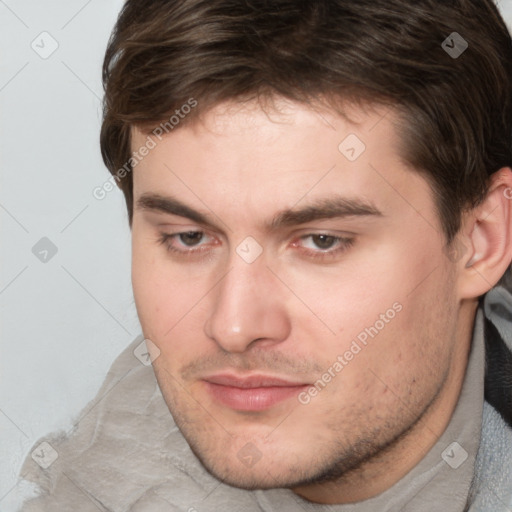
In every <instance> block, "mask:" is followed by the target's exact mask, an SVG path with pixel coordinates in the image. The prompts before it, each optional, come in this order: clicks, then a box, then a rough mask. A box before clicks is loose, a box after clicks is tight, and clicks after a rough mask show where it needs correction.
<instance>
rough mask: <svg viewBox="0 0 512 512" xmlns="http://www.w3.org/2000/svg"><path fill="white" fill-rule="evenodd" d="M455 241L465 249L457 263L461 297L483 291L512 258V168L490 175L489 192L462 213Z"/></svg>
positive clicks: (494, 282)
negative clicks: (461, 220) (474, 205)
mask: <svg viewBox="0 0 512 512" xmlns="http://www.w3.org/2000/svg"><path fill="white" fill-rule="evenodd" d="M462 226H463V227H462V229H461V232H460V233H459V236H458V237H457V238H458V242H457V243H459V244H462V245H463V247H464V248H465V251H464V254H463V257H462V258H460V260H459V261H458V262H457V266H458V274H459V277H458V288H459V297H460V298H461V299H474V298H477V297H479V296H480V295H483V294H484V293H487V292H488V291H489V290H490V289H491V288H492V287H493V286H495V285H496V283H497V282H498V281H499V280H500V279H501V277H502V276H503V274H504V273H505V272H506V270H507V268H508V266H509V265H510V263H511V261H512V169H511V168H510V167H503V168H502V169H500V170H499V171H497V172H495V173H494V174H493V175H492V176H491V177H490V185H489V191H488V193H487V195H486V196H485V199H484V200H483V201H482V203H480V204H479V205H478V206H477V207H476V208H474V209H473V210H471V211H468V212H467V213H465V214H464V215H463V222H462Z"/></svg>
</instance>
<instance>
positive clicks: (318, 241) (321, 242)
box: [311, 235, 337, 250]
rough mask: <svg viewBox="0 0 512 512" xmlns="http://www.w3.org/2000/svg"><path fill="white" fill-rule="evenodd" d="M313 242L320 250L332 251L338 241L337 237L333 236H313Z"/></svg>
mask: <svg viewBox="0 0 512 512" xmlns="http://www.w3.org/2000/svg"><path fill="white" fill-rule="evenodd" d="M311 240H312V241H313V242H314V244H315V245H316V246H317V247H318V248H319V249H323V250H326V249H331V248H332V247H333V245H334V243H335V242H336V241H337V238H336V237H335V236H331V235H311Z"/></svg>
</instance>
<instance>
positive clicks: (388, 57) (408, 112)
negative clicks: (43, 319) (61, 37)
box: [23, 0, 512, 512]
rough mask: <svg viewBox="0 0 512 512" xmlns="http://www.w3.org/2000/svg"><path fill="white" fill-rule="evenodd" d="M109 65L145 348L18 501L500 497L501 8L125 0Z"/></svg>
mask: <svg viewBox="0 0 512 512" xmlns="http://www.w3.org/2000/svg"><path fill="white" fill-rule="evenodd" d="M103 76H104V83H105V103H104V121H103V127H102V133H101V147H102V154H103V157H104V160H105V163H106V165H107V167H108V168H109V170H110V172H111V174H112V180H111V181H112V183H116V184H118V185H119V187H120V188H121V189H122V191H123V193H124V195H125V198H126V204H127V207H128V214H129V222H130V227H131V230H132V238H133V266H132V269H133V271H132V280H133V288H134V297H135V302H136V306H137V312H138V316H139V319H140V322H141V326H142V331H143V338H144V339H145V340H146V341H145V346H146V347H147V348H145V347H143V346H142V345H141V341H142V338H139V339H137V340H135V341H134V342H133V343H132V345H131V346H130V347H129V348H128V349H127V350H126V351H125V352H124V353H123V354H122V355H121V356H120V358H119V359H118V361H116V362H115V363H114V365H113V367H112V369H111V372H110V375H109V377H108V378H107V381H106V383H105V385H104V387H103V388H102V389H101V390H100V392H99V394H98V397H97V399H96V400H95V402H94V408H93V409H89V410H88V413H87V415H85V416H84V418H83V419H82V420H80V421H79V422H78V427H77V430H76V432H75V433H73V435H71V436H70V437H68V438H58V437H54V438H51V439H49V442H48V444H47V445H44V447H43V453H42V454H41V457H42V458H44V457H45V455H44V451H45V450H49V449H52V450H54V451H55V452H56V453H57V454H58V458H57V459H56V460H55V461H54V462H53V463H52V464H51V465H47V467H46V468H44V469H41V468H40V467H38V466H37V465H36V464H35V463H34V460H35V458H34V457H32V459H34V460H28V461H27V463H26V464H25V467H24V468H23V474H24V475H25V477H26V478H28V479H31V480H33V481H37V482H38V483H39V485H40V486H41V487H42V488H43V489H44V491H43V496H42V497H40V498H38V499H36V500H35V501H32V502H30V503H28V504H27V505H26V506H25V508H24V509H23V510H27V511H30V510H69V509H71V507H73V508H77V509H79V510H115V511H122V510H135V511H139V510H180V511H194V510H197V511H203V510H205V511H221V510H222V511H252V510H254V511H256V510H265V511H274V510H275V511H277V510H279V511H285V510H286V511H287V510H290V511H291V510H293V511H297V510H318V511H320V510H331V511H338V510H339V511H356V512H359V511H369V510H372V511H374V510H375V511H383V510H389V511H391V510H393V511H398V510H404V511H406V510H407V511H431V510H443V511H444V510H446V511H464V510H470V511H472V512H475V511H493V512H496V511H507V510H508V511H510V510H512V462H511V460H512V459H511V457H512V430H511V427H512V419H511V416H512V412H511V411H512V401H511V400H512V391H511V388H512V384H511V375H512V373H511V372H512V355H511V352H510V347H512V334H511V324H510V321H511V316H512V315H511V311H512V295H511V294H510V292H509V291H508V288H507V283H506V280H507V279H509V277H510V270H509V266H510V263H511V261H512V201H511V198H512V170H511V166H512V144H511V142H512V140H511V134H512V42H511V38H510V35H509V33H508V31H507V29H506V27H505V24H504V23H503V20H502V19H501V17H500V16H499V14H498V11H497V9H496V7H495V5H494V4H493V3H492V2H491V1H490V0H458V1H451V2H445V1H433V0H421V1H419V2H414V3H412V2H405V1H403V0H391V1H390V0H386V1H384V0H371V1H370V0H368V1H361V0H319V1H315V2H306V1H297V0H293V1H292V0H276V1H273V2H267V1H262V0H259V1H256V0H247V1H245V2H232V1H228V0H209V1H200V0H181V1H170V0H166V1H164V0H159V1H151V2H150V1H143V0H128V1H127V2H126V4H125V7H124V9H123V11H122V12H121V14H120V17H119V20H118V22H117V24H116V27H115V29H114V32H113V35H112V38H111V40H110V43H109V47H108V49H107V53H106V58H105V65H104V75H103ZM101 193H102V190H101V189H98V190H96V191H95V194H96V195H100V194H101ZM507 276H508V277H507ZM498 283H500V284H499V285H497V284H498ZM509 285H510V283H509ZM507 344H508V347H507ZM133 353H135V354H136V355H139V357H140V358H141V359H143V358H142V357H141V356H145V357H146V358H147V359H148V360H151V362H152V366H153V369H154V374H153V372H152V371H151V369H149V368H147V367H146V366H144V365H141V364H140V362H139V361H138V360H137V358H136V357H134V355H133ZM484 394H485V396H484ZM169 411H170V413H171V414H169Z"/></svg>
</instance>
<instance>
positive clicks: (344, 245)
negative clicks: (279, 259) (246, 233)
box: [158, 231, 355, 261]
mask: <svg viewBox="0 0 512 512" xmlns="http://www.w3.org/2000/svg"><path fill="white" fill-rule="evenodd" d="M197 233H201V234H202V235H206V233H205V232H204V231H182V232H180V233H174V234H172V235H170V234H169V233H160V236H159V238H158V243H159V244H161V245H165V247H166V249H167V251H169V252H172V253H175V254H178V255H180V256H184V257H189V256H194V255H201V254H202V253H206V252H208V250H209V249H202V248H200V249H190V250H181V249H177V248H176V247H175V246H174V245H172V243H171V242H172V240H174V239H175V238H179V237H180V235H186V234H197ZM313 236H326V237H329V238H332V239H333V242H335V243H336V244H337V246H336V247H337V248H336V249H334V250H324V251H322V250H321V249H319V250H318V251H315V250H312V249H306V250H302V251H301V252H304V253H306V255H307V256H308V257H309V258H312V259H314V260H323V261H325V260H327V259H330V258H334V257H336V256H338V255H340V254H341V253H343V252H345V251H346V250H347V249H349V248H350V247H352V245H353V244H354V241H355V240H354V238H347V237H342V236H335V235H331V234H329V233H309V234H307V235H303V236H301V237H299V240H304V239H307V238H310V237H313ZM292 245H295V242H294V243H293V244H292Z"/></svg>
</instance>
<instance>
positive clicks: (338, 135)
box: [132, 100, 432, 217]
mask: <svg viewBox="0 0 512 512" xmlns="http://www.w3.org/2000/svg"><path fill="white" fill-rule="evenodd" d="M397 123H398V120H397V115H396V114H395V113H394V112H393V111H390V110H389V109H385V108H383V107H371V108H369V107H366V108H362V107H356V106H346V108H344V110H343V112H342V113H340V112H338V111H334V110H330V109H327V108H320V107H318V108H315V107H312V106H306V105H303V104H298V103H293V102H289V101H284V100H283V101H281V102H278V103H276V104H275V107H274V108H271V109H267V108H262V107H261V105H259V104H258V103H257V102H255V101H254V102H249V103H244V104H236V103H225V104H221V105H218V106H217V107H215V108H213V109H211V110H209V111H208V112H207V113H206V114H204V115H203V116H201V117H200V118H198V120H194V121H193V122H190V123H186V124H183V126H181V127H180V126H177V127H176V128H175V129H173V130H172V131H169V133H168V134H165V135H163V136H162V137H160V138H161V140H157V139H156V138H155V137H153V138H154V139H155V142H156V145H155V147H154V148H153V149H151V150H150V151H149V152H148V154H147V155H146V156H145V157H144V158H143V159H142V161H141V162H140V163H139V164H138V165H137V166H136V168H135V169H134V176H133V177H134V195H135V198H137V197H140V195H142V194H145V193H148V192H151V193H159V194H162V195H166V194H172V195H173V196H175V197H176V196H178V197H180V198H183V199H184V200H185V201H187V202H188V204H190V205H194V206H196V207H201V208H202V209H204V208H205V206H208V207H209V208H211V209H213V211H222V212H226V213H227V214H229V215H232V216H234V217H237V216H240V215H243V214H244V213H243V212H246V213H247V215H257V216H261V212H262V211H265V212H270V211H272V212H274V211H277V210H279V209H280V208H284V207H286V208H290V207H292V206H293V205H295V204H298V203H299V202H301V203H302V204H307V202H308V201H309V200H311V201H312V200H315V199H318V198H321V197H325V196H326V195H329V194H332V193H333V192H336V194H338V195H340V194H341V195H344V196H346V197H349V198H358V199H364V200H367V201H368V202H371V203H373V204H378V206H379V209H380V210H381V211H385V210H386V209H387V208H391V209H393V208H396V207H397V206H398V203H399V202H400V196H401V195H402V196H403V195H404V194H405V195H406V196H407V197H408V200H407V201H405V203H407V202H409V203H410V202H411V201H412V202H413V203H414V204H416V205H417V206H418V207H419V208H427V209H428V208H432V203H431V202H430V203H429V200H430V188H429V187H428V185H427V183H426V182H425V180H424V179H423V178H422V177H421V176H420V175H419V174H418V173H417V172H413V171H412V170H411V169H410V168H409V167H408V166H407V165H406V164H405V163H404V162H403V161H402V159H401V158H400V155H399V152H398V148H399V143H400V141H399V139H398V135H397V130H396V125H397ZM132 135H133V136H132V150H133V151H136V150H137V148H139V147H141V146H143V145H144V144H145V141H146V140H147V137H148V136H147V134H143V133H141V132H140V131H138V130H137V129H134V130H133V132H132ZM150 137H151V135H150ZM401 202H402V203H404V201H403V199H402V201H401ZM400 206H404V204H401V205H400ZM409 207H410V205H409Z"/></svg>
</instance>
